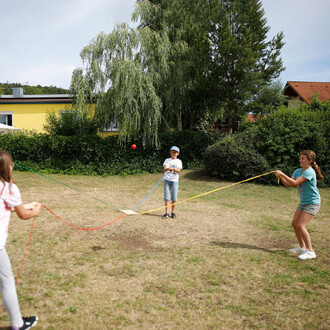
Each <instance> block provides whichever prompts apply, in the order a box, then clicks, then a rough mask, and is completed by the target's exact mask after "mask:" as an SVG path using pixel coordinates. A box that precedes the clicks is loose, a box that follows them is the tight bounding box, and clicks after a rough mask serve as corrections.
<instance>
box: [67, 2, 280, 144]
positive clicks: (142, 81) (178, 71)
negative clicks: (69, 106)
mask: <svg viewBox="0 0 330 330" xmlns="http://www.w3.org/2000/svg"><path fill="white" fill-rule="evenodd" d="M133 20H135V21H138V22H139V26H138V27H137V28H136V29H132V28H130V27H128V25H127V24H121V25H117V26H116V27H115V29H114V30H113V32H112V33H110V34H104V33H101V34H99V35H98V36H97V37H96V38H95V39H94V40H93V41H92V42H91V43H90V44H89V45H88V46H86V47H85V48H84V49H83V50H82V52H81V58H82V60H83V63H84V69H77V70H75V72H74V73H73V78H72V90H73V92H74V94H75V95H76V98H75V100H76V105H77V109H79V111H81V112H83V111H86V104H87V103H88V102H90V100H91V99H93V100H95V102H96V108H95V114H96V117H97V119H98V121H99V124H100V125H101V126H106V125H108V124H109V123H110V122H111V121H113V120H117V121H118V123H119V126H120V138H121V141H126V140H127V139H128V138H129V136H130V135H131V134H137V133H142V134H143V139H144V141H146V140H147V139H152V140H153V141H154V142H155V143H156V142H157V134H158V131H159V128H160V125H159V124H160V121H162V123H163V127H166V129H167V130H168V131H172V130H173V129H177V130H181V129H192V128H194V127H198V126H200V125H198V124H199V123H201V122H203V121H204V120H205V118H206V117H207V118H210V120H213V119H217V118H219V117H224V118H225V119H226V120H227V123H228V127H229V128H230V129H232V127H233V123H234V121H235V120H238V119H239V117H240V116H241V115H242V113H243V112H244V111H246V109H247V108H246V106H247V104H248V103H249V102H251V101H255V103H256V104H257V101H256V99H257V98H258V97H259V101H258V102H259V105H260V103H262V104H264V103H266V102H273V101H274V99H273V98H270V100H268V99H267V97H264V96H265V95H267V93H266V90H268V91H269V90H270V89H271V88H272V85H271V82H272V81H273V79H275V78H277V77H278V76H279V73H280V72H281V71H282V70H283V66H282V61H281V59H280V57H279V56H280V50H281V48H282V46H283V41H282V40H283V34H282V33H279V34H278V35H276V36H275V37H274V38H273V39H272V40H270V41H267V33H268V31H269V27H268V26H267V25H266V19H265V18H264V11H263V9H262V5H261V1H259V0H246V1H243V0H221V1H220V0H195V1H191V0H176V1H172V0H137V3H136V10H135V12H134V14H133ZM261 96H263V97H264V98H263V100H262V101H261V99H262V97H261ZM254 107H257V105H255V106H254Z"/></svg>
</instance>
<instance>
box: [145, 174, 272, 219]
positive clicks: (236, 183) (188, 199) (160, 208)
mask: <svg viewBox="0 0 330 330" xmlns="http://www.w3.org/2000/svg"><path fill="white" fill-rule="evenodd" d="M274 172H275V171H271V172H267V173H264V174H260V175H257V176H254V177H252V178H249V179H246V180H242V181H239V182H235V183H232V184H230V185H228V186H225V187H220V188H217V189H214V190H211V191H208V192H206V193H203V194H200V195H197V196H194V197H190V198H187V199H184V200H182V201H180V202H176V203H173V204H171V205H177V204H180V203H183V202H187V201H190V200H192V199H195V198H198V197H201V196H205V195H208V194H211V193H214V192H216V191H219V190H222V189H226V188H229V187H232V186H235V185H238V184H240V183H243V182H247V181H250V180H254V179H256V178H260V177H261V176H265V175H268V174H271V173H274ZM165 207H166V206H162V207H159V208H158V209H154V210H150V211H146V212H140V213H139V214H146V213H152V212H155V211H159V210H162V209H164V208H165Z"/></svg>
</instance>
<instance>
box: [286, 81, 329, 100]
mask: <svg viewBox="0 0 330 330" xmlns="http://www.w3.org/2000/svg"><path fill="white" fill-rule="evenodd" d="M293 94H295V96H299V97H300V98H301V99H302V100H303V101H305V102H306V103H307V104H310V101H311V99H312V97H313V95H315V94H318V99H319V100H320V101H327V100H329V99H330V82H312V81H288V82H287V83H286V85H285V88H284V95H288V96H293Z"/></svg>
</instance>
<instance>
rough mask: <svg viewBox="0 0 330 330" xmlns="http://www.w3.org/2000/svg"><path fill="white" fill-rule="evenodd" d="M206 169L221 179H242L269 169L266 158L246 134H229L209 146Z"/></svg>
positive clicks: (205, 159) (206, 155)
mask: <svg viewBox="0 0 330 330" xmlns="http://www.w3.org/2000/svg"><path fill="white" fill-rule="evenodd" d="M204 163H205V169H206V171H207V173H208V174H209V175H211V176H215V177H217V178H219V179H224V180H233V181H240V180H244V179H247V178H250V177H253V176H256V175H259V174H263V173H265V172H266V171H267V170H268V163H267V161H266V159H265V158H264V157H263V156H262V155H260V154H259V153H258V152H257V151H256V150H254V148H253V145H252V143H251V141H250V140H249V139H248V136H247V135H246V134H242V133H238V134H235V135H228V136H226V137H224V138H223V139H222V140H220V141H218V142H216V143H215V144H213V145H212V146H209V147H208V148H207V150H206V152H205V156H204Z"/></svg>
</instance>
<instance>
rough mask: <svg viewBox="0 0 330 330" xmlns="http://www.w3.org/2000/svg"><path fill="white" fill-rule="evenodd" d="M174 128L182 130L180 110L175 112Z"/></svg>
mask: <svg viewBox="0 0 330 330" xmlns="http://www.w3.org/2000/svg"><path fill="white" fill-rule="evenodd" d="M176 128H177V130H178V131H179V132H180V131H182V120H181V111H179V112H177V113H176Z"/></svg>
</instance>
